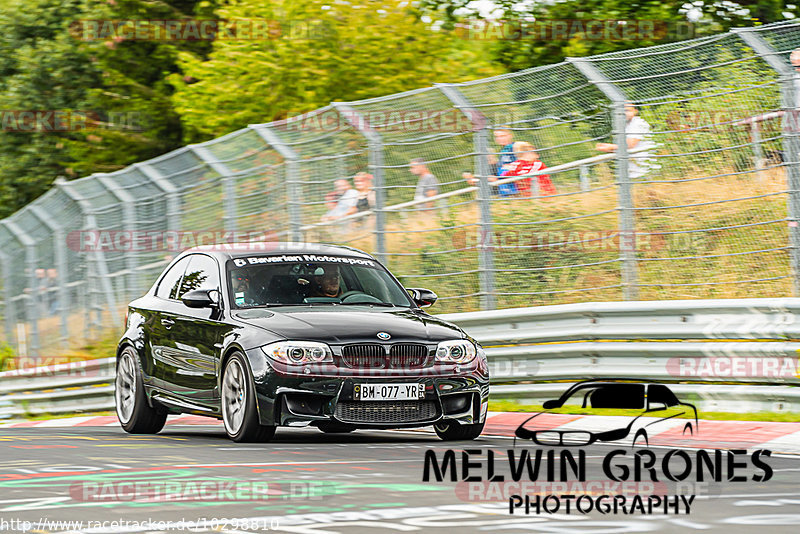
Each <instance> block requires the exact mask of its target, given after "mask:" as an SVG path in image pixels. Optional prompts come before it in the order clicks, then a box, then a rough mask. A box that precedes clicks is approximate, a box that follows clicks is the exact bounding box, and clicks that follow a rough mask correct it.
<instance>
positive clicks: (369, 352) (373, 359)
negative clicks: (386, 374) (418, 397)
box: [342, 343, 428, 369]
mask: <svg viewBox="0 0 800 534" xmlns="http://www.w3.org/2000/svg"><path fill="white" fill-rule="evenodd" d="M342 361H343V362H344V364H345V366H347V367H351V368H354V369H389V368H391V369H417V368H420V367H425V366H426V365H427V364H428V347H427V346H426V345H423V344H421V343H395V344H394V345H391V346H390V348H389V355H388V356H387V354H386V345H380V344H378V343H361V344H358V345H345V346H344V347H342Z"/></svg>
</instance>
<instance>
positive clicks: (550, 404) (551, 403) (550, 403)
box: [542, 399, 561, 410]
mask: <svg viewBox="0 0 800 534" xmlns="http://www.w3.org/2000/svg"><path fill="white" fill-rule="evenodd" d="M560 406H561V405H560V404H559V403H558V400H555V399H553V400H547V401H544V403H543V404H542V408H544V409H545V410H552V409H553V408H558V407H560Z"/></svg>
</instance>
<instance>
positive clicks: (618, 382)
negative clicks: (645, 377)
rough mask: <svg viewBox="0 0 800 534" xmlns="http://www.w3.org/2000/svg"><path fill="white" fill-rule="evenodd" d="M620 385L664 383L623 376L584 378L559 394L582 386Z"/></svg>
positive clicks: (569, 392)
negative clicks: (595, 378)
mask: <svg viewBox="0 0 800 534" xmlns="http://www.w3.org/2000/svg"><path fill="white" fill-rule="evenodd" d="M621 385H627V386H652V385H664V384H659V383H657V382H645V381H636V380H626V379H624V378H620V379H614V378H612V379H608V380H586V381H584V382H577V383H575V384H573V385H572V386H570V387H569V388H568V389H567V390H566V391H564V393H562V394H561V395H562V396H564V395H567V394H571V393H572V392H574V391H577V390H579V389H584V388H590V387H597V386H621Z"/></svg>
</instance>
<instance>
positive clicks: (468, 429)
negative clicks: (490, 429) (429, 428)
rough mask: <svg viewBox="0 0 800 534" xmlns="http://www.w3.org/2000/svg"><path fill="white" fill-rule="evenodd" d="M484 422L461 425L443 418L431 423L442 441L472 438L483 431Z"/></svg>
mask: <svg viewBox="0 0 800 534" xmlns="http://www.w3.org/2000/svg"><path fill="white" fill-rule="evenodd" d="M484 424H485V423H475V424H474V425H462V424H459V423H458V422H456V421H453V420H448V419H445V420H444V421H442V422H440V423H436V424H435V425H433V429H434V430H435V431H436V435H437V436H439V438H440V439H441V440H443V441H466V440H473V439H475V438H477V437H478V436H480V435H481V432H483V425H484Z"/></svg>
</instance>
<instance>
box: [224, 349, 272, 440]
mask: <svg viewBox="0 0 800 534" xmlns="http://www.w3.org/2000/svg"><path fill="white" fill-rule="evenodd" d="M222 422H223V426H224V427H225V433H226V434H228V437H229V438H231V439H232V440H233V441H235V442H236V443H253V442H265V441H269V440H271V439H272V437H273V436H274V435H275V427H274V426H264V425H262V424H260V423H259V420H258V410H257V408H256V395H255V387H254V386H253V380H252V378H251V377H250V372H249V366H248V365H247V362H246V361H245V359H244V355H242V353H241V352H234V353H233V354H232V355H231V357H230V358H229V359H228V361H227V362H226V363H225V370H224V371H223V373H222Z"/></svg>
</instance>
